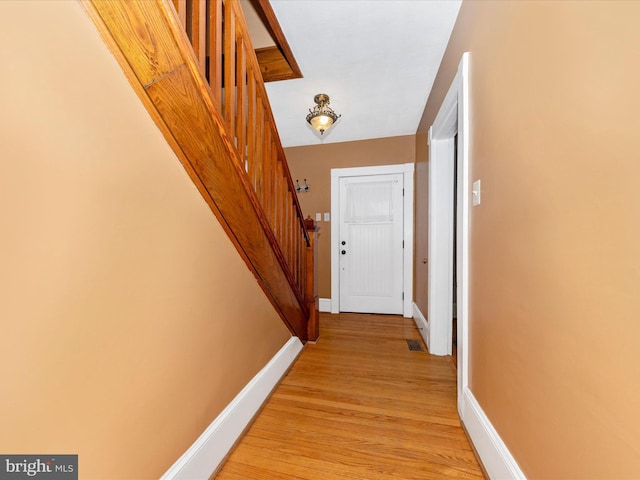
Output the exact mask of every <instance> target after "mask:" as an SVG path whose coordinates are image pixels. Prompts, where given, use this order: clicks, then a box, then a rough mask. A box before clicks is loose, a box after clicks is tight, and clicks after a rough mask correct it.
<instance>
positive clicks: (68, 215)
mask: <svg viewBox="0 0 640 480" xmlns="http://www.w3.org/2000/svg"><path fill="white" fill-rule="evenodd" d="M0 31H2V34H3V38H4V39H5V41H4V42H1V43H0V64H1V65H2V72H3V73H2V75H1V76H0V88H1V90H2V94H1V95H0V224H1V225H2V234H1V235H0V265H1V268H0V332H1V333H0V335H1V336H0V338H1V341H0V343H1V347H0V379H2V380H1V381H0V425H1V427H0V451H1V452H3V453H16V454H19V453H22V454H27V453H34V454H41V453H77V454H79V468H80V477H81V478H87V479H89V478H101V479H106V478H109V479H118V478H127V479H131V478H136V479H150V478H158V477H159V476H160V475H161V474H162V473H163V472H164V471H165V470H166V469H167V468H168V467H169V466H170V465H171V464H172V463H173V461H175V460H176V459H177V458H178V457H179V456H180V455H181V454H182V453H183V452H184V451H185V450H186V449H187V448H188V447H189V446H190V445H191V443H192V442H193V441H194V440H195V439H196V438H197V437H198V435H199V434H200V433H201V432H202V431H203V430H204V429H205V428H206V426H207V425H208V424H209V423H210V422H211V421H212V420H213V419H214V418H215V417H216V416H217V415H218V414H219V413H220V412H221V410H222V409H223V408H224V407H225V406H226V405H227V404H228V402H229V401H230V400H231V399H232V398H233V397H234V396H235V395H236V394H237V393H238V392H239V391H240V390H241V389H242V388H243V387H244V386H245V385H246V383H247V382H248V381H249V380H250V379H251V378H252V377H253V376H254V375H255V374H256V373H257V372H258V371H259V370H260V369H261V368H262V367H263V366H264V365H265V364H266V362H267V361H268V360H269V359H270V358H271V357H272V356H273V355H274V354H275V353H276V352H277V351H278V350H279V349H280V347H281V346H282V345H284V343H285V342H286V341H287V340H288V338H289V337H290V335H289V333H288V330H287V329H286V328H285V327H284V325H283V324H282V322H281V321H280V319H279V317H278V315H277V314H276V313H275V311H274V309H273V308H272V307H271V305H270V303H269V302H268V301H267V300H266V298H265V296H264V295H263V293H262V291H261V290H260V288H259V287H258V285H257V283H256V281H255V279H254V277H253V275H252V274H251V273H250V272H249V271H248V269H247V268H246V266H245V265H244V263H243V261H242V260H241V259H240V257H239V256H238V254H237V253H236V251H235V249H234V247H233V246H232V244H231V242H230V241H229V240H228V239H227V237H226V236H225V234H224V232H223V230H222V228H221V227H220V226H219V224H218V223H217V221H216V220H215V217H214V216H213V214H212V213H211V212H210V210H209V209H208V207H207V206H206V204H205V202H204V201H203V200H202V198H201V197H200V195H199V193H198V191H197V190H196V188H195V187H194V186H193V185H192V183H191V182H190V180H189V178H188V176H187V175H186V173H185V172H184V170H183V168H182V166H181V165H180V163H179V161H178V160H177V158H176V157H175V155H174V154H173V153H172V152H171V151H170V149H169V147H168V146H167V144H166V143H165V141H164V139H163V138H162V136H161V134H160V132H159V131H158V130H157V129H156V127H155V126H154V124H153V122H152V121H151V120H150V118H149V117H148V115H147V113H146V112H145V110H144V109H143V107H142V105H141V104H140V102H139V100H138V99H137V97H136V96H135V94H134V93H133V90H132V89H131V87H130V86H129V84H128V83H127V81H126V79H125V77H124V75H123V73H122V71H121V70H120V68H119V66H118V65H117V63H116V62H115V60H114V59H113V57H112V56H111V55H110V53H109V52H108V51H107V49H106V47H105V46H104V45H103V44H102V42H101V40H100V39H99V37H98V34H97V31H96V30H95V27H94V26H93V24H92V23H91V22H90V21H89V19H88V17H87V16H86V14H85V12H84V11H83V9H82V7H81V5H80V4H79V3H77V2H68V1H64V2H51V1H43V2H34V1H30V2H24V1H18V2H8V1H3V2H0ZM8 39H13V41H8Z"/></svg>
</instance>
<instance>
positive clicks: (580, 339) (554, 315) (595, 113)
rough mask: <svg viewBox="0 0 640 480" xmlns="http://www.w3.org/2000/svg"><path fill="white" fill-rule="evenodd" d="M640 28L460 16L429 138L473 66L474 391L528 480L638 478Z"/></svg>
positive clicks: (585, 8)
mask: <svg viewBox="0 0 640 480" xmlns="http://www.w3.org/2000/svg"><path fill="white" fill-rule="evenodd" d="M638 18H640V2H611V1H609V2H596V1H590V2H562V1H557V2H531V1H525V2H518V1H511V2H490V1H483V2H469V1H465V2H464V4H463V6H462V9H461V11H460V15H459V18H458V22H457V24H456V27H455V30H454V32H453V37H452V40H451V42H450V44H449V47H448V49H447V52H446V55H445V58H444V60H443V63H442V65H441V68H440V72H439V75H438V78H437V80H436V84H435V89H434V90H433V93H432V95H431V97H430V99H429V102H428V106H427V108H426V111H425V115H424V117H423V121H422V123H421V127H420V132H421V133H424V132H426V128H427V127H428V126H429V125H430V124H431V123H432V121H433V118H434V115H435V113H436V112H437V109H438V107H439V105H440V104H441V102H442V98H443V96H444V93H445V92H446V90H447V88H448V86H449V84H450V82H451V80H452V78H453V76H454V74H455V70H456V68H457V64H458V62H459V60H460V57H461V54H462V52H464V51H469V52H470V53H471V58H470V62H471V67H470V69H471V74H470V78H471V87H470V96H471V107H470V108H471V139H470V141H471V147H470V148H471V150H470V161H471V176H472V180H475V179H481V180H482V188H483V191H482V204H481V205H480V206H479V207H476V208H473V209H472V211H471V238H470V242H471V245H470V248H471V259H470V282H469V283H470V285H469V286H470V355H471V357H470V375H471V389H472V391H473V393H474V395H475V396H476V398H477V399H478V401H479V403H480V404H481V406H482V408H483V409H484V410H485V412H486V413H487V415H488V416H489V418H490V420H491V422H492V423H493V425H494V426H495V427H496V429H497V431H498V433H499V434H500V435H501V437H502V439H503V440H504V441H505V443H506V445H507V447H508V448H509V449H510V451H511V452H512V453H513V455H514V456H515V458H516V460H517V461H518V462H519V464H520V466H521V467H522V469H523V471H524V473H525V474H526V475H527V476H528V478H563V479H566V478H639V477H640V413H639V411H638V399H640V369H639V368H638V365H640V349H638V347H637V343H638V338H640V322H638V312H639V311H640V295H638V291H639V286H640V249H639V248H638V238H639V237H640V221H639V219H640V206H639V205H640V203H639V202H638V199H637V193H636V191H637V184H638V180H639V179H640V161H639V157H638V133H637V132H638V131H640V116H639V115H638V111H639V110H640V94H638V78H639V76H640V65H639V63H638V47H639V45H640V30H639V29H638V27H637V20H638ZM426 161H427V158H426V155H425V154H423V153H421V154H420V156H419V158H418V164H419V166H420V165H426V163H425V162H426ZM424 168H425V167H424V166H422V167H419V169H418V171H420V169H422V170H424ZM419 178H420V183H419V184H418V190H420V189H424V188H425V187H426V183H425V182H426V177H422V176H421V177H419ZM420 198H421V200H419V201H420V202H424V198H423V197H420ZM418 207H419V208H418V210H417V211H418V212H419V211H420V208H423V209H424V208H425V207H424V206H421V205H419V206H418ZM421 221H423V219H422V217H419V218H418V222H419V223H420V222H421ZM423 228H424V227H419V228H418V231H420V232H421V231H422V229H423ZM419 245H424V242H422V243H420V244H419ZM419 259H420V254H418V255H417V260H419ZM416 268H419V265H417V267H416ZM418 278H422V277H420V276H418ZM421 283H422V284H424V278H422V280H421ZM417 290H418V291H419V292H424V291H425V290H426V287H425V286H424V285H418V286H417ZM422 301H423V302H424V300H422Z"/></svg>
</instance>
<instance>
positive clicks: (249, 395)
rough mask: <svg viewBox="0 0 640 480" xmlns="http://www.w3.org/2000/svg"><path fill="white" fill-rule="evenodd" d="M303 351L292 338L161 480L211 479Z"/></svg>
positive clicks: (296, 339) (301, 346)
mask: <svg viewBox="0 0 640 480" xmlns="http://www.w3.org/2000/svg"><path fill="white" fill-rule="evenodd" d="M302 348H303V345H302V342H301V341H300V339H299V338H297V337H291V339H290V340H289V341H288V342H287V343H286V344H285V345H284V346H283V347H282V348H281V349H280V351H279V352H278V353H277V354H276V355H275V356H274V357H273V358H272V359H271V360H270V361H269V363H267V365H265V367H264V368H263V369H262V370H261V371H260V372H259V373H258V374H257V375H256V376H255V377H253V379H252V380H251V381H250V382H249V383H248V384H247V385H246V386H245V387H244V388H243V389H242V391H241V392H240V393H239V394H238V395H236V397H235V398H234V399H233V400H232V401H231V403H230V404H229V405H227V407H226V408H225V409H224V410H223V411H222V413H220V415H218V417H217V418H216V419H215V420H214V421H213V422H212V423H211V424H210V425H209V426H208V427H207V429H206V430H205V431H204V432H202V435H200V437H198V439H197V440H196V441H195V442H194V443H193V445H191V446H190V447H189V448H188V449H187V451H186V452H185V453H184V454H183V455H182V456H181V457H180V458H179V459H178V460H177V461H176V462H175V463H174V464H173V465H172V466H171V468H169V470H167V471H166V472H165V474H164V475H163V476H162V477H161V480H187V479H190V480H192V479H194V478H209V477H211V475H212V474H213V473H214V472H216V470H217V469H218V468H219V467H220V466H221V464H222V462H224V460H225V458H226V457H227V455H228V454H229V452H230V451H231V449H232V448H233V446H234V445H235V443H236V442H237V441H238V440H239V438H240V437H241V436H242V434H243V432H244V431H245V429H246V428H247V426H248V425H249V424H250V423H251V421H252V420H253V418H254V417H255V416H256V414H257V413H258V412H259V411H260V408H261V407H262V404H263V403H264V402H265V401H266V400H267V399H268V398H269V395H270V394H271V391H272V390H273V389H274V388H275V387H276V386H277V385H278V383H279V382H280V379H281V378H282V377H283V376H284V374H285V373H287V371H288V370H289V367H290V366H291V365H292V364H293V362H294V361H295V360H296V358H298V355H299V354H300V352H301V351H302Z"/></svg>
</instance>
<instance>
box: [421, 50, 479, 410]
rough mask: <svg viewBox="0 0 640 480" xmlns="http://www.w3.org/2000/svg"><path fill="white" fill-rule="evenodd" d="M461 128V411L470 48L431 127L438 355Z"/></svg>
mask: <svg viewBox="0 0 640 480" xmlns="http://www.w3.org/2000/svg"><path fill="white" fill-rule="evenodd" d="M456 133H457V134H458V150H457V159H458V178H457V179H455V181H456V182H457V187H458V188H457V190H458V198H457V205H458V210H457V249H456V250H457V258H456V260H457V262H456V263H457V280H458V288H457V292H456V293H457V295H456V296H457V319H458V411H459V412H462V411H463V408H464V396H463V394H464V391H465V390H466V388H467V387H468V383H469V380H468V379H469V330H468V325H469V207H470V197H471V195H470V185H469V54H468V53H464V54H463V56H462V59H461V61H460V65H459V66H458V72H457V74H456V76H455V78H454V80H453V82H452V83H451V87H450V88H449V91H448V93H447V95H446V97H445V99H444V101H443V102H442V106H441V107H440V110H439V112H438V115H437V116H436V118H435V120H434V122H433V125H432V126H431V128H430V129H429V234H428V236H429V247H428V248H429V253H428V255H429V256H428V258H429V264H428V282H429V283H428V325H429V328H428V332H427V333H426V336H427V338H426V342H427V346H428V347H429V352H430V353H432V354H434V355H450V354H451V347H452V340H451V336H452V331H451V326H452V321H451V320H452V318H453V317H452V313H453V312H452V310H453V305H452V304H453V238H452V236H453V235H452V232H453V182H454V178H453V170H454V169H453V161H454V145H453V142H454V136H455V135H456Z"/></svg>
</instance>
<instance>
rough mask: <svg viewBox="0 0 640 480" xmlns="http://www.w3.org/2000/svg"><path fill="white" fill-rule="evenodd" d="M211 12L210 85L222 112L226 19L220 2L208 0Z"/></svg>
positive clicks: (218, 0)
mask: <svg viewBox="0 0 640 480" xmlns="http://www.w3.org/2000/svg"><path fill="white" fill-rule="evenodd" d="M174 1H175V0H174ZM207 3H208V10H209V24H208V32H209V49H208V50H209V85H210V86H211V92H212V93H213V103H214V104H215V106H216V108H217V109H218V111H219V112H222V72H223V65H222V30H223V28H224V25H223V22H224V17H223V15H222V2H221V1H220V0H207Z"/></svg>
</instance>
